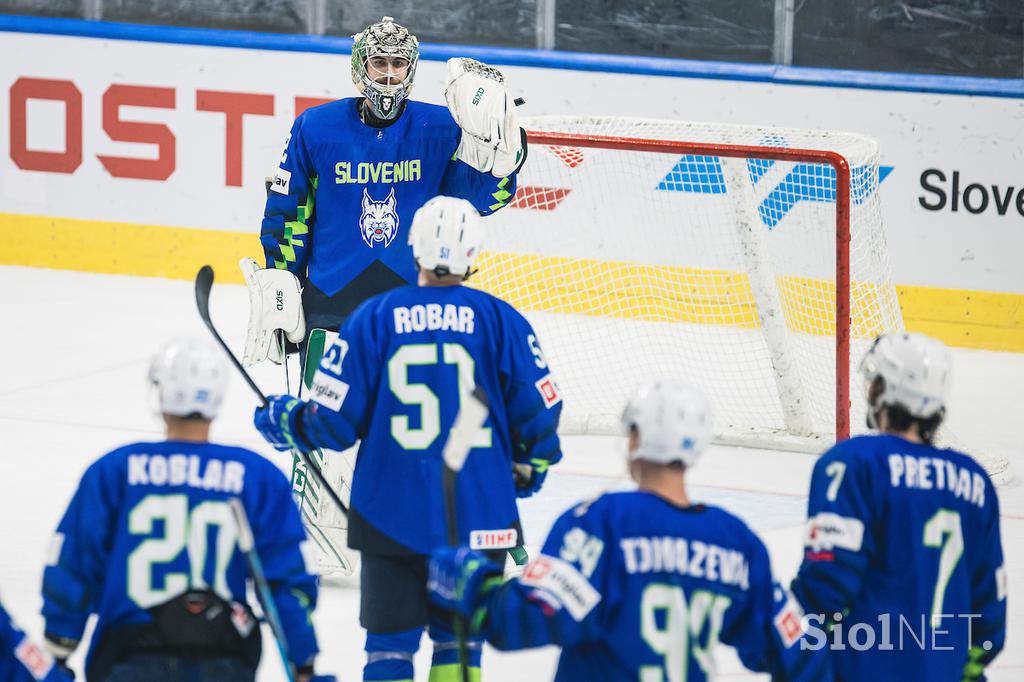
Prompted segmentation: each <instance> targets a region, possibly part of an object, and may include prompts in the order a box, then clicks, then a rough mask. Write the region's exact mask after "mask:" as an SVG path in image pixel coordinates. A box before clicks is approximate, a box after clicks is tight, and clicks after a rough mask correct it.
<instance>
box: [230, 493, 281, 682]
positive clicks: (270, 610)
mask: <svg viewBox="0 0 1024 682" xmlns="http://www.w3.org/2000/svg"><path fill="white" fill-rule="evenodd" d="M228 504H230V505H231V514H232V515H233V516H234V517H235V525H236V526H238V549H239V550H240V551H241V552H242V554H244V555H245V562H246V563H247V564H248V565H249V573H251V574H252V581H253V583H255V585H256V596H257V597H258V598H259V600H260V606H262V607H263V615H265V616H266V617H267V622H268V623H270V630H271V631H272V632H273V633H274V639H276V640H277V651H278V652H279V653H280V654H281V663H283V664H284V672H285V675H287V676H288V682H295V672H294V671H293V670H292V664H291V661H290V660H289V659H288V640H287V639H286V638H285V636H284V626H283V625H281V616H280V615H278V613H277V605H276V604H275V603H274V595H273V593H271V591H270V584H269V583H267V576H266V574H265V573H264V572H263V562H262V561H260V555H259V554H258V553H257V552H256V540H255V538H253V535H252V526H250V525H249V517H248V516H247V515H246V513H245V507H244V506H242V501H241V500H240V499H238V498H237V497H232V498H231V499H230V500H228Z"/></svg>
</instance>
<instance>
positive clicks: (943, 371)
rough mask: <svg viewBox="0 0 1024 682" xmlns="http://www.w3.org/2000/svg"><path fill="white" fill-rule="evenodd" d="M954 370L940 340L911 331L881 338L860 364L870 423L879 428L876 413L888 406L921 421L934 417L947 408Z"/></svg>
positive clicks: (947, 352)
mask: <svg viewBox="0 0 1024 682" xmlns="http://www.w3.org/2000/svg"><path fill="white" fill-rule="evenodd" d="M951 369H952V359H951V357H950V353H949V349H948V348H946V345H945V344H943V343H942V342H941V341H939V340H937V339H933V338H931V337H930V336H925V335H924V334H915V333H910V332H898V333H894V334H883V335H881V336H879V337H878V338H877V339H875V343H874V344H873V345H872V346H871V348H870V349H869V350H868V352H867V353H866V354H865V355H864V359H863V360H861V363H860V373H861V376H862V377H863V378H864V389H865V396H866V397H867V400H868V419H869V424H870V425H871V426H872V427H875V426H877V424H875V423H872V420H874V412H875V410H877V409H878V408H880V407H884V406H889V405H898V406H900V407H902V408H903V409H905V410H906V411H907V412H908V413H909V414H910V415H911V416H912V417H917V418H919V419H930V418H931V417H934V416H935V415H936V414H938V413H939V412H940V411H941V410H943V409H945V407H946V399H947V397H948V396H949V380H950V370H951ZM878 379H881V381H880V382H879V381H877V380H878Z"/></svg>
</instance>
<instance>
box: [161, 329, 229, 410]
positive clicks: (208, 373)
mask: <svg viewBox="0 0 1024 682" xmlns="http://www.w3.org/2000/svg"><path fill="white" fill-rule="evenodd" d="M149 382H150V384H151V386H152V388H153V394H154V398H155V400H154V402H155V403H156V408H157V412H159V413H160V414H169V415H173V416H175V417H186V418H189V417H199V418H202V419H213V418H214V417H216V416H217V412H218V411H219V410H220V404H221V401H222V400H223V399H224V392H225V390H226V389H227V382H228V377H227V369H226V367H225V366H224V363H223V362H222V360H221V354H220V352H219V351H218V349H217V348H215V347H213V346H212V345H210V344H208V343H203V342H201V341H194V340H191V339H182V340H177V341H172V342H171V343H169V344H167V345H166V346H164V347H163V348H162V349H161V350H160V352H159V353H157V354H156V357H154V358H153V362H152V364H151V365H150V367H149Z"/></svg>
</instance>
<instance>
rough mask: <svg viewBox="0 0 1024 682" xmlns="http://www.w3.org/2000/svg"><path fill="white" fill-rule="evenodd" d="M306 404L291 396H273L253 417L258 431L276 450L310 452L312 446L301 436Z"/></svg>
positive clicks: (258, 408)
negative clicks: (300, 415) (301, 413)
mask: <svg viewBox="0 0 1024 682" xmlns="http://www.w3.org/2000/svg"><path fill="white" fill-rule="evenodd" d="M305 405H306V403H304V402H302V401H301V400H299V399H298V398H294V397H292V396H290V395H272V396H270V397H268V398H267V405H266V407H263V406H260V407H257V408H256V411H255V412H254V413H253V416H252V423H253V425H254V426H255V427H256V430H257V431H259V432H260V434H261V435H262V436H263V437H264V438H266V439H267V442H268V443H270V444H271V445H273V446H274V449H275V450H280V451H282V452H283V451H285V450H300V451H302V452H309V451H310V450H311V449H312V446H311V445H310V444H309V443H307V442H306V441H305V440H304V439H302V437H301V436H300V435H299V429H298V420H299V414H300V411H301V410H302V408H303V407H304V406H305Z"/></svg>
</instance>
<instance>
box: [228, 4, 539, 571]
mask: <svg viewBox="0 0 1024 682" xmlns="http://www.w3.org/2000/svg"><path fill="white" fill-rule="evenodd" d="M418 61H419V42H418V41H417V40H416V37H415V36H414V35H412V34H411V33H410V32H409V31H408V29H406V28H405V27H403V26H400V25H398V24H396V23H395V22H394V20H393V19H392V18H391V17H384V18H383V19H382V20H381V21H380V22H378V23H375V24H373V25H371V26H369V27H367V28H366V30H364V31H362V32H361V33H359V34H357V35H356V36H354V43H353V45H352V61H351V65H352V68H351V72H352V80H353V82H354V83H355V86H356V88H357V89H358V91H359V93H360V95H361V96H359V97H352V98H346V99H342V100H338V101H336V102H331V103H329V104H324V105H321V106H317V107H313V108H311V109H309V110H307V111H305V112H303V113H302V114H301V115H299V117H298V118H297V119H296V120H295V122H294V124H293V125H292V129H291V134H290V135H289V137H288V141H287V142H286V144H285V150H284V153H283V154H282V156H281V160H280V165H279V168H278V169H277V170H276V172H275V175H274V178H273V180H272V181H271V183H270V185H269V190H268V192H267V203H266V210H265V213H264V219H263V227H262V230H261V233H260V241H261V242H262V244H263V251H264V257H265V268H264V269H260V267H259V265H258V264H257V263H256V261H255V260H252V259H247V260H246V261H243V264H242V269H243V271H244V273H245V276H246V280H247V282H248V284H249V295H250V312H249V326H248V334H247V338H246V344H245V353H244V357H243V363H244V364H245V365H247V366H248V365H253V364H256V363H258V362H261V361H262V360H265V359H267V358H268V357H269V358H270V359H272V360H273V361H275V362H278V363H281V362H283V359H284V357H285V356H284V350H283V349H284V348H285V343H284V339H285V336H286V337H287V339H288V340H289V341H290V342H291V343H297V344H299V348H300V367H301V368H302V380H303V384H304V386H305V387H306V388H308V386H309V383H310V382H311V381H312V372H313V371H314V370H315V368H316V366H317V364H318V363H319V359H320V356H319V353H320V351H321V350H322V348H324V347H325V345H329V344H325V342H324V339H325V337H330V336H333V335H334V333H336V332H337V331H338V329H340V327H341V323H342V322H343V321H344V320H345V318H346V317H348V315H350V314H351V313H352V311H353V310H355V308H356V307H357V306H358V305H359V304H360V303H362V302H363V301H365V300H366V299H368V298H370V297H371V296H373V295H375V294H378V293H382V292H384V291H388V290H390V289H393V288H395V287H398V286H403V285H406V284H414V283H415V282H416V277H417V273H416V269H415V267H414V264H413V259H412V254H411V253H410V251H409V246H408V230H409V226H410V225H411V223H412V217H413V215H414V214H415V213H416V210H417V209H419V208H420V207H421V206H422V205H423V204H424V203H426V201H427V200H428V199H430V198H431V197H434V196H438V195H441V194H444V195H449V196H456V197H462V198H464V199H467V200H468V201H470V202H471V203H472V204H473V205H474V206H476V208H477V210H478V211H479V212H480V213H481V214H483V215H487V214H490V213H493V212H494V211H497V210H498V209H500V208H502V207H503V206H506V205H507V204H508V203H509V202H510V201H511V200H512V197H513V195H514V194H515V191H516V173H517V172H518V170H519V168H520V167H521V166H522V164H523V162H524V161H525V159H526V134H525V132H524V131H523V130H522V128H520V126H519V123H518V120H517V116H516V107H515V103H514V101H513V98H512V96H511V95H510V94H509V92H508V90H507V86H506V83H505V81H504V78H503V77H502V75H501V74H500V73H499V72H498V71H497V70H495V69H493V68H490V67H488V66H486V65H484V64H481V63H479V62H476V61H473V60H470V59H452V60H450V61H449V63H448V83H447V87H446V90H445V98H446V101H447V104H448V107H447V108H445V107H443V106H437V105H433V104H426V103H424V102H417V101H414V100H412V99H410V98H409V96H410V93H411V91H412V87H413V82H414V80H415V76H416V66H417V63H418ZM300 292H301V293H300ZM320 330H325V331H320ZM307 332H308V334H309V335H310V336H309V337H307ZM307 338H310V339H311V340H312V342H313V343H312V347H313V354H312V357H311V358H310V359H309V360H308V361H307V360H306V358H305V350H306V344H307ZM289 390H290V391H291V390H294V389H293V388H292V387H291V386H289ZM300 395H301V390H300ZM322 456H323V453H316V459H319V458H320V457H322ZM350 457H351V455H350V454H349V455H346V456H345V457H337V456H336V457H328V458H327V462H329V463H326V464H325V467H324V469H325V472H326V474H327V476H328V477H329V478H330V479H332V480H333V481H334V482H335V484H336V486H337V487H338V488H339V489H344V488H346V487H347V485H348V484H350V483H351V480H350V478H351V459H350ZM293 464H294V471H293V479H294V483H295V490H296V493H297V496H298V498H299V503H300V505H301V506H302V508H303V513H304V514H305V515H306V517H307V519H308V520H310V521H311V522H312V526H311V530H312V531H313V538H314V540H316V542H317V544H318V545H320V547H321V549H322V550H323V559H324V560H325V564H324V566H325V567H329V568H330V569H332V570H333V569H339V570H341V571H343V572H349V571H350V570H352V564H353V563H354V557H352V556H350V555H348V554H347V553H346V552H345V551H344V549H343V546H344V544H345V528H344V526H345V522H344V520H343V519H340V518H338V517H337V515H336V514H334V513H333V510H332V509H329V508H325V507H324V504H323V501H324V500H326V497H325V496H324V495H322V494H320V495H317V494H316V491H315V484H312V483H309V482H307V481H306V478H305V476H304V469H303V467H302V465H301V464H300V463H299V460H298V457H297V456H295V457H294V458H293ZM339 477H340V479H342V480H339ZM307 485H312V486H313V488H314V490H313V491H312V492H311V493H310V494H309V496H308V497H306V495H307ZM317 500H319V501H317Z"/></svg>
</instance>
